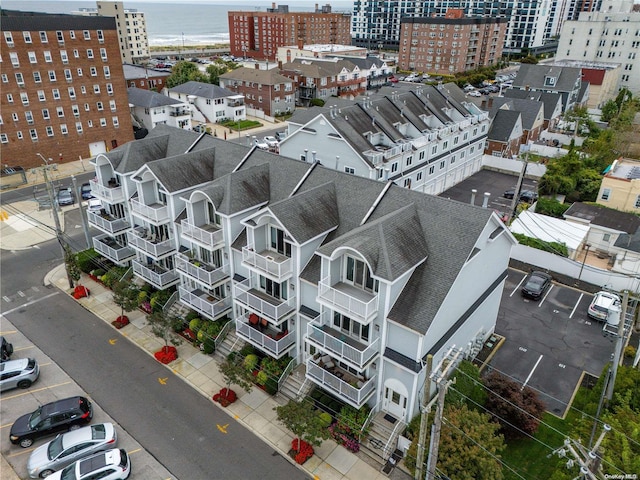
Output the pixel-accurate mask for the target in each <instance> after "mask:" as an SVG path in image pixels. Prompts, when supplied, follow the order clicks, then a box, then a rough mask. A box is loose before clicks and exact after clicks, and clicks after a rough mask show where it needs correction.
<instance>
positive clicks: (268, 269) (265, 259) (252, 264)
mask: <svg viewBox="0 0 640 480" xmlns="http://www.w3.org/2000/svg"><path fill="white" fill-rule="evenodd" d="M242 263H244V264H245V265H246V266H247V267H249V268H251V269H254V270H257V271H258V272H259V273H261V274H263V275H267V276H269V277H270V278H271V279H273V280H275V281H277V282H283V281H284V280H286V279H288V278H290V277H291V275H292V273H293V261H292V260H291V257H287V256H286V255H282V254H281V253H278V252H274V251H272V250H262V251H260V252H256V251H255V249H254V247H253V245H249V246H246V247H242Z"/></svg>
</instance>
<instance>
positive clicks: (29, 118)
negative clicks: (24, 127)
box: [24, 110, 33, 125]
mask: <svg viewBox="0 0 640 480" xmlns="http://www.w3.org/2000/svg"><path fill="white" fill-rule="evenodd" d="M24 118H25V120H26V121H27V124H28V125H33V112H32V111H31V110H27V111H26V112H24Z"/></svg>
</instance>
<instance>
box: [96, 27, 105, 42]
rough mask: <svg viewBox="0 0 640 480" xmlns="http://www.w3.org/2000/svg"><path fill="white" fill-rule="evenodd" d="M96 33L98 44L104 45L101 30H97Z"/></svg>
mask: <svg viewBox="0 0 640 480" xmlns="http://www.w3.org/2000/svg"><path fill="white" fill-rule="evenodd" d="M96 33H97V35H98V42H100V43H104V33H103V32H102V30H98V31H97V32H96Z"/></svg>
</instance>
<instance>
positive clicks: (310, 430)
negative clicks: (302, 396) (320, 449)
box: [275, 400, 330, 446]
mask: <svg viewBox="0 0 640 480" xmlns="http://www.w3.org/2000/svg"><path fill="white" fill-rule="evenodd" d="M275 410H276V413H277V415H278V420H279V421H280V423H282V424H283V425H284V426H285V427H287V429H289V430H291V431H292V432H293V434H294V435H295V436H296V437H297V438H298V439H299V440H300V439H301V440H304V441H305V442H307V443H309V444H311V445H315V446H319V445H321V444H322V441H323V440H326V439H328V438H329V437H330V433H329V429H328V428H326V427H325V426H324V422H323V421H322V418H321V417H320V416H318V415H317V414H316V412H315V410H314V408H313V403H312V402H310V401H308V400H302V401H299V402H297V401H295V400H290V401H289V403H287V404H286V405H281V406H279V407H275Z"/></svg>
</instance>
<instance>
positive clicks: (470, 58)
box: [398, 9, 508, 75]
mask: <svg viewBox="0 0 640 480" xmlns="http://www.w3.org/2000/svg"><path fill="white" fill-rule="evenodd" d="M507 23H508V19H506V18H490V17H464V13H463V11H462V10H458V9H450V10H448V11H447V14H446V15H445V16H444V17H415V18H404V19H402V21H401V24H400V52H399V57H398V68H399V69H400V70H413V71H417V72H426V73H434V74H439V75H451V74H454V73H456V72H464V71H466V70H473V69H475V68H478V67H482V66H489V65H493V64H495V63H497V62H498V61H499V60H500V57H502V48H503V46H504V38H505V35H506V32H507Z"/></svg>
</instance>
